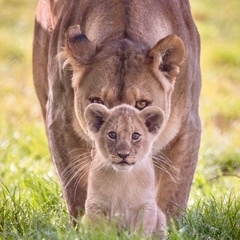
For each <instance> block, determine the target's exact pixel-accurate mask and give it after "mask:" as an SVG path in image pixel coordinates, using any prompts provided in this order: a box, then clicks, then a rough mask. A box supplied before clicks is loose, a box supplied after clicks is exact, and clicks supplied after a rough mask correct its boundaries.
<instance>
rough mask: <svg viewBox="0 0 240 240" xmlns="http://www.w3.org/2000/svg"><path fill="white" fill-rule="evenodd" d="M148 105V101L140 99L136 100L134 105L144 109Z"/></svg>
mask: <svg viewBox="0 0 240 240" xmlns="http://www.w3.org/2000/svg"><path fill="white" fill-rule="evenodd" d="M148 105H149V103H148V101H145V100H142V101H138V102H136V105H135V107H136V108H137V109H139V110H142V109H144V108H145V107H147V106H148Z"/></svg>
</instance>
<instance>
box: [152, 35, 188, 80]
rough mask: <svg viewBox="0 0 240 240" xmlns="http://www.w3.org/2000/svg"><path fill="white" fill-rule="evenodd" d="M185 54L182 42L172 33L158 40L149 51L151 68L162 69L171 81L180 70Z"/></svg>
mask: <svg viewBox="0 0 240 240" xmlns="http://www.w3.org/2000/svg"><path fill="white" fill-rule="evenodd" d="M184 54H185V48H184V43H183V41H182V39H181V38H179V37H177V36H176V35H174V34H171V35H168V36H167V37H165V38H163V39H162V40H160V41H159V42H158V43H157V44H156V45H155V46H154V47H153V48H152V49H151V50H150V52H149V57H150V60H151V61H152V64H153V70H154V71H155V72H156V71H159V70H160V71H162V73H163V74H164V76H165V77H166V78H167V79H169V80H170V82H173V81H174V80H175V78H176V77H177V75H178V74H179V71H180V66H181V65H182V63H183V59H184Z"/></svg>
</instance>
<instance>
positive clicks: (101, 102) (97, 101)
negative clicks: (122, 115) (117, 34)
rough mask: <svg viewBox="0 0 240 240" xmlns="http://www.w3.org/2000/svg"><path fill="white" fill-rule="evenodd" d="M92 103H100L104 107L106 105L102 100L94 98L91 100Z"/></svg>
mask: <svg viewBox="0 0 240 240" xmlns="http://www.w3.org/2000/svg"><path fill="white" fill-rule="evenodd" d="M91 102H92V103H98V104H103V105H104V103H103V101H102V100H101V98H93V99H91Z"/></svg>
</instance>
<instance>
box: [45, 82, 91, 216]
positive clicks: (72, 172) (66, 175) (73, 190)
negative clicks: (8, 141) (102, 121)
mask: <svg viewBox="0 0 240 240" xmlns="http://www.w3.org/2000/svg"><path fill="white" fill-rule="evenodd" d="M56 89H57V88H56V86H55V89H54V90H55V92H56ZM55 94H56V93H54V95H55ZM54 95H53V98H51V97H50V98H49V100H48V109H47V120H46V123H47V133H48V138H49V145H50V150H51V154H52V158H53V163H54V165H55V167H56V170H57V173H58V176H59V179H60V181H61V185H62V189H63V193H64V197H65V199H66V202H67V208H68V211H69V213H70V214H71V216H72V217H74V218H76V217H77V216H78V215H79V212H80V211H82V210H84V205H85V200H86V195H87V192H86V191H87V190H86V187H87V177H88V167H89V164H90V159H91V146H89V145H88V144H87V143H86V142H85V141H84V140H82V139H80V137H78V135H77V134H76V133H75V131H74V129H73V125H72V118H73V117H74V114H73V113H72V112H71V111H70V110H69V109H72V108H70V107H69V106H67V104H69V103H70V104H71V103H72V101H73V100H72V101H71V100H70V101H69V102H66V101H64V98H65V97H66V95H65V94H63V95H62V96H63V97H59V96H57V98H56V99H57V100H56V101H55V99H54ZM68 97H69V98H70V96H68Z"/></svg>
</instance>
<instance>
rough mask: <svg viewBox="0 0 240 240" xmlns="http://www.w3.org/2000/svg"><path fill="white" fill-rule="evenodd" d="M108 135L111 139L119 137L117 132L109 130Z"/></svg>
mask: <svg viewBox="0 0 240 240" xmlns="http://www.w3.org/2000/svg"><path fill="white" fill-rule="evenodd" d="M108 137H109V139H110V140H116V139H117V134H116V133H115V132H109V133H108Z"/></svg>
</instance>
